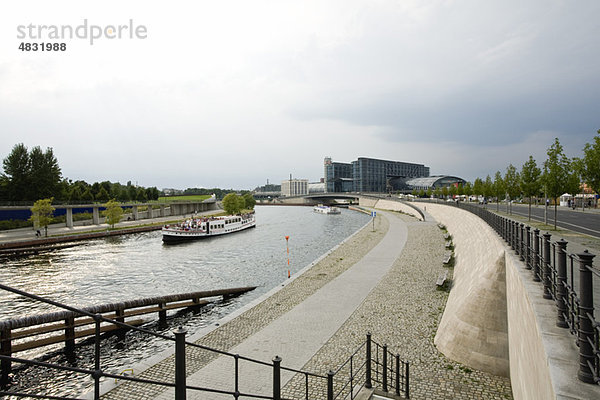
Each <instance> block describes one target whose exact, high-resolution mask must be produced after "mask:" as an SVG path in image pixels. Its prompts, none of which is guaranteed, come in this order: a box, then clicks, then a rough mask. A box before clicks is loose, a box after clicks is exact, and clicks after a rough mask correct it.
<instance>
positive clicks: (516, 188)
mask: <svg viewBox="0 0 600 400" xmlns="http://www.w3.org/2000/svg"><path fill="white" fill-rule="evenodd" d="M582 152H583V154H582V156H581V157H573V158H569V157H567V156H566V155H565V153H564V149H563V146H562V145H561V144H560V141H559V140H558V138H555V139H554V142H553V143H552V145H551V146H550V147H549V148H548V150H547V151H546V156H547V157H546V160H544V162H543V163H542V164H540V165H539V166H538V164H537V162H536V160H535V159H534V158H533V156H531V155H530V156H529V159H528V160H527V161H525V162H524V163H523V165H522V166H521V169H520V170H518V169H517V168H516V167H515V166H514V165H512V164H509V165H508V167H506V170H505V171H504V173H502V172H501V171H497V172H496V173H495V174H494V177H493V178H492V177H491V176H490V175H487V176H486V177H485V178H476V179H475V180H474V181H473V183H472V184H471V183H470V182H467V183H466V184H465V185H458V186H450V187H445V188H437V189H436V190H435V191H433V192H432V191H431V190H430V191H428V192H427V193H426V194H427V195H428V196H431V195H433V196H437V197H448V196H452V197H454V196H455V195H467V196H470V195H479V196H483V197H484V198H485V199H496V202H497V207H499V201H500V200H506V204H507V209H508V210H507V211H508V212H509V213H511V212H512V209H511V201H512V200H517V199H522V200H527V202H528V204H529V218H531V203H532V200H533V199H540V198H547V199H551V200H552V202H553V205H554V221H555V224H556V206H557V203H558V198H559V197H560V196H561V195H562V194H563V193H569V194H572V195H574V194H577V193H581V192H582V191H583V184H586V185H587V187H588V188H590V189H591V190H592V191H594V192H595V193H597V194H600V130H598V132H597V135H596V136H595V137H594V139H593V141H592V142H591V143H586V145H585V146H584V147H583V150H582ZM413 194H414V193H413ZM418 194H419V195H423V193H422V192H420V193H418ZM584 206H585V204H584Z"/></svg>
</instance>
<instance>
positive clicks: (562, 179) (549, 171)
mask: <svg viewBox="0 0 600 400" xmlns="http://www.w3.org/2000/svg"><path fill="white" fill-rule="evenodd" d="M546 154H547V155H548V158H547V159H546V161H544V173H543V175H542V183H543V185H544V188H545V189H546V193H547V194H548V195H549V196H550V197H551V198H553V199H554V230H556V214H557V210H556V208H557V201H556V199H557V198H558V197H559V196H560V195H561V194H563V192H564V191H565V190H566V189H567V188H568V187H569V180H571V181H572V176H571V175H572V173H571V162H570V161H569V159H568V158H567V156H565V154H564V153H563V147H562V145H561V144H560V142H559V140H558V138H555V139H554V143H553V144H552V145H551V146H550V147H549V148H548V151H547V152H546Z"/></svg>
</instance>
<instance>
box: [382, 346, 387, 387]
mask: <svg viewBox="0 0 600 400" xmlns="http://www.w3.org/2000/svg"><path fill="white" fill-rule="evenodd" d="M382 364H383V377H382V379H381V380H382V381H383V391H384V392H387V391H388V382H387V373H388V365H387V344H384V345H383V362H382Z"/></svg>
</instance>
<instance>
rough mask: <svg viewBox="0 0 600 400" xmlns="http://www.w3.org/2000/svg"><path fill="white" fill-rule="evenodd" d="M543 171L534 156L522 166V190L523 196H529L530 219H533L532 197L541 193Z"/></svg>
mask: <svg viewBox="0 0 600 400" xmlns="http://www.w3.org/2000/svg"><path fill="white" fill-rule="evenodd" d="M541 175H542V171H541V170H540V169H539V168H538V166H537V164H536V162H535V160H534V159H533V156H529V160H527V161H526V162H525V164H523V167H522V168H521V181H520V183H521V192H522V193H523V196H525V197H527V203H528V204H529V207H528V208H529V210H528V220H529V221H531V198H532V197H533V196H537V195H538V194H539V193H540V188H541V187H542V183H541V181H540V176H541Z"/></svg>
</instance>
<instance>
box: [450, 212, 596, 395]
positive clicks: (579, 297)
mask: <svg viewBox="0 0 600 400" xmlns="http://www.w3.org/2000/svg"><path fill="white" fill-rule="evenodd" d="M444 204H446V205H451V206H455V207H459V208H461V209H463V210H466V211H469V212H471V213H473V214H475V215H477V216H479V217H480V218H481V219H483V220H484V221H485V222H486V223H487V224H488V225H490V226H491V227H492V228H493V229H494V230H495V231H496V232H497V233H498V234H499V235H500V236H501V237H502V238H503V239H504V240H505V241H506V243H507V244H508V245H509V246H510V248H511V249H512V250H514V251H515V254H517V255H518V256H519V258H520V260H521V261H523V263H524V264H525V268H527V269H528V270H531V271H532V279H533V281H535V282H540V283H541V289H542V291H543V297H544V298H545V299H548V300H553V301H554V302H555V304H556V309H557V314H556V325H557V326H558V327H561V328H565V329H569V331H570V332H571V333H572V334H573V335H575V336H576V344H577V346H578V347H579V371H578V374H577V376H578V378H579V380H581V381H583V382H586V383H596V384H600V322H599V321H598V320H597V319H596V317H595V316H594V298H593V293H594V279H596V280H598V279H599V278H600V271H599V270H598V269H596V268H594V267H593V266H592V261H593V258H594V257H595V255H594V254H591V253H589V252H588V251H587V250H585V251H584V252H582V253H579V254H569V253H568V252H567V244H568V243H567V242H566V241H565V240H564V239H560V240H556V241H554V242H553V241H552V235H551V234H550V233H548V232H546V233H544V234H540V231H539V230H538V229H533V228H532V227H530V226H526V225H525V224H523V223H521V222H518V221H514V220H512V219H509V218H506V217H503V216H500V215H498V214H495V213H493V212H490V211H488V210H487V209H485V208H483V207H479V206H476V205H473V204H468V203H463V202H451V203H450V202H447V203H444ZM567 260H569V261H568V262H567ZM575 263H577V264H578V268H577V269H578V272H579V273H578V274H577V273H575V269H576V267H575ZM597 284H599V285H600V281H598V282H597ZM597 289H598V287H597Z"/></svg>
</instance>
